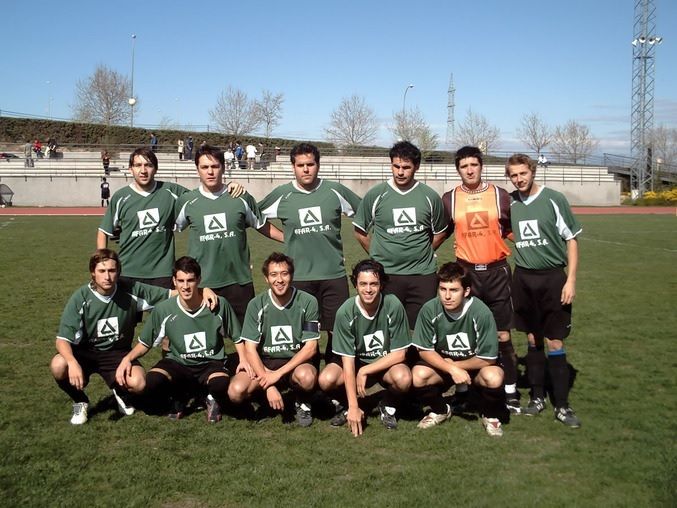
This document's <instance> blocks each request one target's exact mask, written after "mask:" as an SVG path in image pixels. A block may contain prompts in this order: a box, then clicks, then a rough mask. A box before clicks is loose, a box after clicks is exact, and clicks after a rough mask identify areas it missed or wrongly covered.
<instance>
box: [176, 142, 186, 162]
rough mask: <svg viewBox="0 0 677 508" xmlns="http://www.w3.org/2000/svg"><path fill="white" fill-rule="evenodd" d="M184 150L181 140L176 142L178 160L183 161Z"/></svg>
mask: <svg viewBox="0 0 677 508" xmlns="http://www.w3.org/2000/svg"><path fill="white" fill-rule="evenodd" d="M184 150H185V146H184V144H183V139H179V140H178V141H177V142H176V151H177V152H179V160H180V161H181V160H183V151H184Z"/></svg>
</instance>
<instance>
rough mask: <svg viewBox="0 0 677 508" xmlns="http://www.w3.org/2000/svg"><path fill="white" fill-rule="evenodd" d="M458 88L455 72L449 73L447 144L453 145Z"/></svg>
mask: <svg viewBox="0 0 677 508" xmlns="http://www.w3.org/2000/svg"><path fill="white" fill-rule="evenodd" d="M455 94H456V88H454V73H453V72H452V73H451V74H450V75H449V91H448V92H447V144H448V145H451V143H452V142H453V139H454V108H455V107H456V104H455V102H454V95H455Z"/></svg>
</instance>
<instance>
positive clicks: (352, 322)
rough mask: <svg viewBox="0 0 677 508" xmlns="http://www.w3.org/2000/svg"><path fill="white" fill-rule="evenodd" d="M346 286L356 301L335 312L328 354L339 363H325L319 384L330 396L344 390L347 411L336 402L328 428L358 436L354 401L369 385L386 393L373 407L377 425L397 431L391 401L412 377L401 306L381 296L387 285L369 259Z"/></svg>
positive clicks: (358, 419)
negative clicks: (345, 429) (354, 293)
mask: <svg viewBox="0 0 677 508" xmlns="http://www.w3.org/2000/svg"><path fill="white" fill-rule="evenodd" d="M350 280H351V282H352V283H353V286H354V287H355V289H356V290H357V296H355V297H351V298H349V299H348V300H347V301H346V302H345V303H343V305H341V307H339V309H338V311H337V312H336V319H335V322H334V336H333V352H334V353H335V354H336V355H338V356H339V357H340V362H341V363H340V364H339V363H337V360H334V361H332V362H331V363H329V364H328V365H327V366H326V367H325V368H324V369H323V370H322V373H321V374H320V379H319V383H320V388H322V390H324V391H325V392H328V393H330V394H331V393H332V392H334V393H336V391H337V390H338V389H340V388H341V387H342V386H344V387H345V396H346V398H347V406H348V409H347V410H345V407H344V405H343V404H341V403H340V402H338V401H337V400H335V401H334V404H335V406H336V416H335V417H334V418H333V419H332V421H331V425H332V426H335V427H338V426H341V425H344V424H345V423H346V421H347V422H348V423H349V424H350V430H351V432H352V433H353V434H354V435H355V436H359V435H360V434H362V422H363V419H364V412H363V411H362V410H361V409H360V407H359V404H358V397H365V396H366V395H367V393H366V391H367V388H368V387H370V386H372V385H373V384H374V383H380V384H381V385H382V386H384V387H385V388H386V394H385V396H384V397H383V399H382V400H381V402H380V403H379V405H378V408H379V414H380V418H381V422H382V423H383V425H384V426H385V427H386V428H387V429H394V428H396V427H397V419H396V417H395V413H396V410H395V400H396V399H397V398H398V396H399V395H400V394H403V393H406V392H408V391H409V388H410V387H411V371H410V370H409V367H407V365H406V364H405V363H404V359H405V354H406V350H407V348H408V347H409V345H410V344H411V341H410V339H409V326H408V321H407V314H406V312H405V310H404V307H403V305H402V304H401V303H400V301H399V300H398V299H397V297H396V296H395V295H392V294H388V295H384V294H383V288H384V286H385V284H386V281H387V275H386V274H385V271H384V268H383V265H382V264H381V263H379V262H378V261H374V260H372V259H366V260H364V261H360V262H359V263H357V265H355V267H354V268H353V273H352V275H351V276H350ZM337 398H338V396H337Z"/></svg>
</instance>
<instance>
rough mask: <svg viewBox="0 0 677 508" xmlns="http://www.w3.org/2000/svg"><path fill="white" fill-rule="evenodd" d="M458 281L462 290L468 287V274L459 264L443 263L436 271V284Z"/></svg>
mask: <svg viewBox="0 0 677 508" xmlns="http://www.w3.org/2000/svg"><path fill="white" fill-rule="evenodd" d="M456 281H460V282H461V286H463V288H469V287H470V282H471V281H470V274H469V273H468V271H467V270H466V269H465V268H463V267H462V266H461V265H460V264H458V263H456V262H451V263H444V264H443V265H442V266H441V267H440V269H439V270H438V271H437V282H438V284H439V283H440V282H456Z"/></svg>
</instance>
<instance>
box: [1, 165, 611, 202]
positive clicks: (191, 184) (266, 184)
mask: <svg viewBox="0 0 677 508" xmlns="http://www.w3.org/2000/svg"><path fill="white" fill-rule="evenodd" d="M159 178H160V179H161V180H167V181H173V182H177V183H179V184H181V185H183V186H185V187H187V188H189V189H192V188H195V187H196V186H197V184H198V179H197V178H196V177H173V178H172V177H169V178H168V177H166V176H162V175H159ZM234 178H235V179H236V180H238V181H240V182H242V183H243V184H244V185H245V187H246V188H247V190H249V192H250V193H251V194H252V195H253V196H254V197H255V198H257V199H261V198H263V196H265V195H266V194H267V193H268V192H270V190H271V189H272V188H273V187H275V186H277V185H280V184H282V183H286V182H288V181H289V180H290V178H291V172H289V176H285V177H268V176H267V175H265V174H262V173H257V174H248V173H244V172H242V173H240V172H238V173H236V174H235V175H234ZM107 179H108V182H109V183H110V187H111V191H112V192H115V191H116V190H117V189H119V188H121V187H124V186H125V185H128V184H129V183H130V182H131V181H132V180H131V178H130V177H128V176H127V175H126V174H125V173H113V174H111V175H110V176H108V177H107ZM422 180H423V181H425V182H426V183H427V184H428V185H430V186H431V187H432V188H433V189H435V190H436V191H437V192H439V193H440V194H441V193H442V192H444V191H447V190H449V189H450V188H451V187H453V186H455V185H457V184H459V183H460V180H458V178H451V177H450V178H448V179H439V180H438V179H424V178H423V179H422ZM341 182H342V183H343V184H344V185H346V186H347V187H349V188H351V189H352V190H353V191H354V192H356V193H357V194H358V195H360V196H362V195H364V194H365V192H366V191H367V190H369V189H370V188H371V187H372V186H374V185H375V184H376V183H377V182H378V180H373V179H357V178H353V179H341ZM0 183H3V184H5V185H7V186H9V187H10V189H12V191H14V197H13V200H12V203H13V205H15V206H100V204H101V199H100V195H101V194H100V187H99V185H100V183H101V177H100V176H98V175H88V176H61V175H58V176H56V175H51V176H50V175H45V176H42V175H40V176H36V175H31V176H7V175H2V176H0ZM493 183H495V184H496V185H499V186H501V187H504V188H505V189H507V190H508V191H512V190H513V188H512V185H511V184H510V183H509V182H506V181H505V180H504V179H498V178H495V179H494V180H493ZM546 184H547V186H548V187H550V188H553V189H555V190H558V191H560V192H562V193H564V195H565V196H566V197H567V198H568V199H569V201H570V202H571V204H572V205H586V206H615V205H619V204H620V191H621V189H620V182H618V181H599V182H576V181H552V180H547V181H546Z"/></svg>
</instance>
